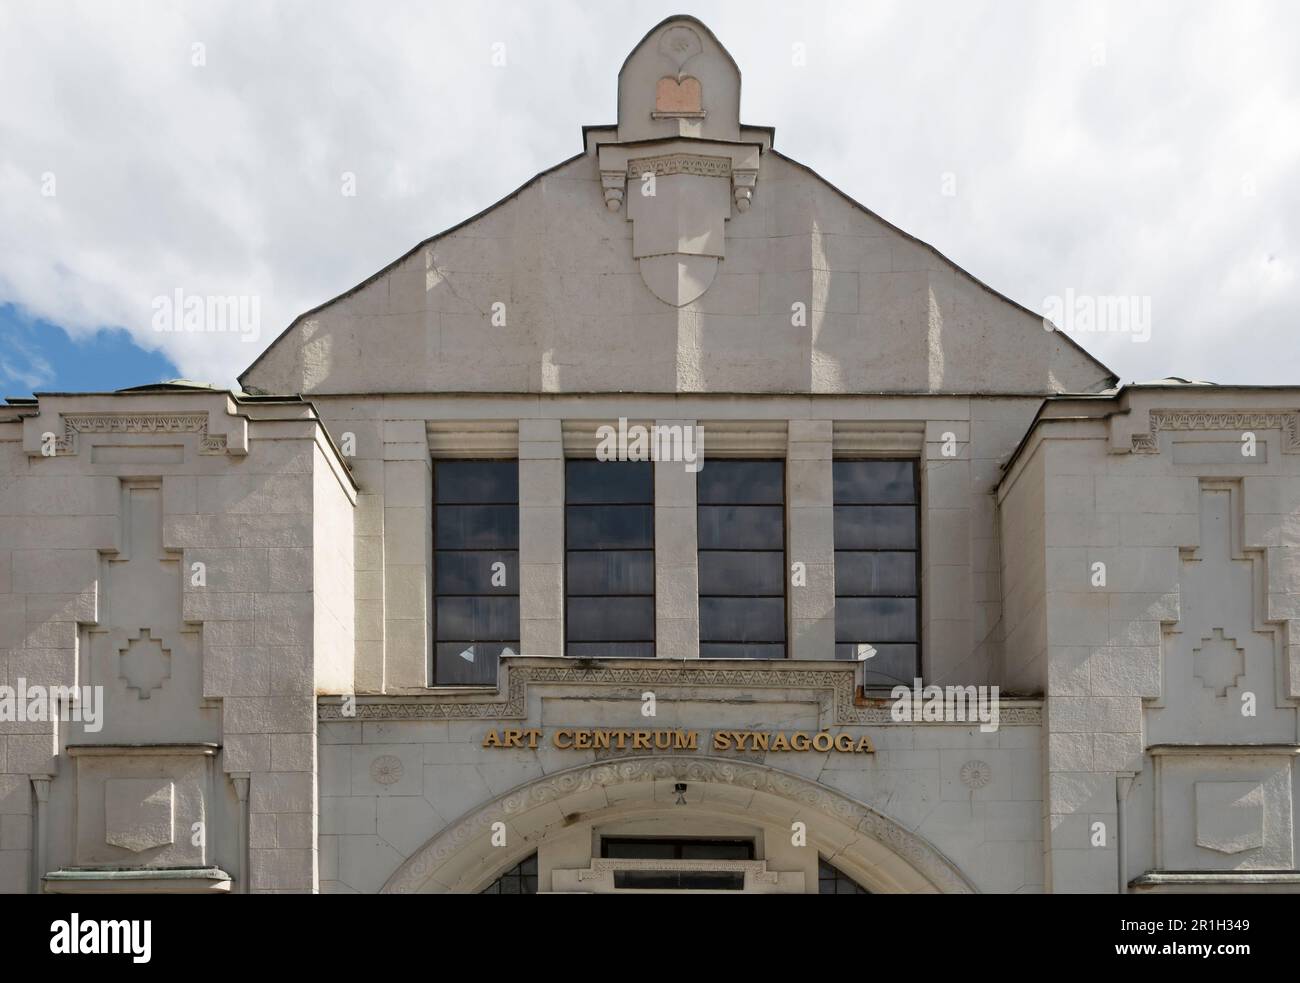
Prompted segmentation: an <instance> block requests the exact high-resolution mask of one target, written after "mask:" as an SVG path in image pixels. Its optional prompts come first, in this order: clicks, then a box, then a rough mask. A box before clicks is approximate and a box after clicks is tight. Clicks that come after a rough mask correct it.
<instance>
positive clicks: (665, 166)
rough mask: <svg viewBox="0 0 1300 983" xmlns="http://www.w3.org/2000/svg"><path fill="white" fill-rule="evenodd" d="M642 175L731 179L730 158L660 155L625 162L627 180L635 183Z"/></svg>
mask: <svg viewBox="0 0 1300 983" xmlns="http://www.w3.org/2000/svg"><path fill="white" fill-rule="evenodd" d="M644 174H653V175H654V176H655V177H668V176H669V175H671V174H694V175H696V176H698V177H731V158H730V157H710V156H707V155H705V154H661V155H660V156H658V157H634V158H632V159H631V160H629V161H628V162H627V177H628V178H629V180H633V181H635V180H637V179H638V178H640V177H641V176H642V175H644Z"/></svg>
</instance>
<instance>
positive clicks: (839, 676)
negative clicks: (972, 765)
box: [317, 659, 1042, 727]
mask: <svg viewBox="0 0 1300 983" xmlns="http://www.w3.org/2000/svg"><path fill="white" fill-rule="evenodd" d="M502 666H503V668H502V671H503V673H504V674H505V677H506V678H505V684H504V688H505V698H504V699H503V700H487V701H483V700H479V701H474V700H466V699H464V698H463V697H460V696H459V695H458V694H447V695H444V694H437V695H429V696H373V697H361V698H358V699H357V701H356V703H355V705H354V706H353V707H351V709H352V710H353V711H354V712H353V713H352V714H350V715H345V714H344V713H343V703H342V702H341V701H340V700H337V699H334V698H330V699H329V702H324V701H322V702H320V703H319V704H318V706H317V713H318V716H319V719H320V720H325V721H330V720H341V721H348V720H524V719H527V717H528V687H529V686H530V685H551V686H574V685H577V686H582V685H587V686H617V687H629V688H637V690H638V692H640V690H641V689H642V688H645V687H655V686H659V687H680V686H706V687H713V688H726V687H733V688H759V689H783V690H790V689H806V690H814V691H822V692H828V693H829V694H830V695H831V704H832V708H833V717H834V719H833V723H834V724H835V725H841V726H845V725H849V726H851V725H855V724H856V725H871V726H924V727H935V726H939V727H942V726H956V727H970V726H974V725H975V723H973V722H971V721H944V722H936V721H926V722H920V723H914V722H910V721H908V722H902V723H901V724H900V722H899V721H896V720H894V719H893V717H892V715H891V713H890V703H891V701H890V700H888V699H885V698H879V699H873V700H870V701H869V702H867V703H866V704H865V705H859V704H858V702H857V699H856V686H855V683H854V671H855V667H856V664H855V663H849V662H846V663H845V664H844V667H843V668H839V667H836V668H816V669H813V668H809V669H804V668H802V667H800V668H781V669H774V668H767V667H762V666H754V667H737V668H713V667H711V666H708V665H707V663H706V664H701V665H700V667H699V668H696V667H694V666H692V667H691V668H686V667H685V666H684V665H683V664H682V662H680V661H672V662H669V663H668V664H666V665H664V666H663V667H650V666H644V665H642V666H636V667H629V668H616V667H611V666H587V665H581V664H577V663H575V664H572V665H565V664H560V665H539V664H533V665H511V664H510V660H509V659H507V660H506V661H505V662H504V663H503V664H502ZM999 723H1000V725H1002V726H1012V727H1037V726H1041V724H1042V708H1041V705H1040V704H1039V703H1038V702H1037V701H1023V702H1022V701H1014V702H1008V701H1005V700H1004V701H1002V703H1001V705H1000V707H999Z"/></svg>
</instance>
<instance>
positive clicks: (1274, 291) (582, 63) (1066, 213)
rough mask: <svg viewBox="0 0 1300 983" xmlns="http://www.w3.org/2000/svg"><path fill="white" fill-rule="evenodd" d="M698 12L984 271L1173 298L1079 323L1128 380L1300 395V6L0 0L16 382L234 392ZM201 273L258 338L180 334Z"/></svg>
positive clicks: (757, 91) (1035, 299)
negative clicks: (1136, 313) (167, 301)
mask: <svg viewBox="0 0 1300 983" xmlns="http://www.w3.org/2000/svg"><path fill="white" fill-rule="evenodd" d="M673 13H691V14H694V15H696V16H698V17H700V18H701V19H702V20H704V21H705V23H707V24H708V25H709V26H710V27H711V28H713V30H714V32H715V33H716V34H717V35H718V37H719V39H720V40H721V41H722V42H723V44H725V45H726V46H727V47H728V48H729V50H730V51H731V53H732V55H733V56H734V57H735V59H736V61H737V62H738V64H739V65H740V68H741V71H742V73H743V77H744V90H743V96H742V107H741V115H742V118H743V119H744V121H745V122H748V123H754V124H766V125H774V126H775V127H776V146H777V148H778V149H780V150H782V151H783V152H784V153H786V154H788V155H790V156H792V157H794V158H795V159H797V160H800V161H802V162H804V163H806V164H808V165H809V166H811V167H812V168H814V169H815V170H817V171H818V172H819V173H820V174H822V175H823V176H824V177H825V178H827V179H828V180H829V181H831V182H832V183H834V184H836V185H838V186H839V187H840V188H841V189H843V190H844V191H845V192H847V193H848V194H849V195H851V196H852V197H854V198H855V199H857V200H858V201H860V202H862V203H863V204H865V205H867V206H868V207H869V208H871V209H873V210H874V211H876V212H877V213H879V214H880V215H882V216H883V217H885V218H886V219H888V220H889V221H891V222H893V223H895V224H896V225H899V226H901V227H902V228H904V229H905V230H907V231H909V232H911V233H912V234H914V235H916V236H918V237H919V238H921V239H923V240H925V241H926V242H929V243H931V244H933V245H934V246H936V247H937V248H938V249H939V250H940V251H942V252H943V253H945V254H946V255H947V256H948V257H949V258H951V259H952V260H953V261H955V262H956V263H958V264H959V265H961V266H963V267H965V268H966V269H967V270H969V271H970V272H971V273H973V274H974V275H975V276H977V277H979V278H980V279H982V280H984V281H985V282H987V283H989V284H990V285H992V286H994V287H995V288H997V289H999V290H1001V291H1002V292H1003V293H1005V294H1007V295H1008V296H1010V297H1012V298H1013V299H1015V300H1017V301H1019V302H1021V303H1022V304H1024V305H1025V306H1027V307H1030V308H1032V309H1035V310H1043V309H1044V305H1045V304H1046V303H1047V302H1048V298H1053V297H1055V298H1069V297H1071V296H1073V297H1076V298H1077V297H1135V298H1139V302H1141V303H1149V305H1150V332H1149V340H1146V341H1145V342H1143V341H1137V340H1135V338H1137V337H1140V335H1135V334H1132V333H1129V334H1124V333H1121V332H1110V333H1105V334H1103V333H1093V334H1088V335H1079V336H1078V337H1079V339H1080V340H1081V341H1082V342H1083V344H1084V345H1085V346H1086V347H1088V348H1089V349H1090V350H1091V351H1092V352H1093V353H1094V354H1096V355H1097V356H1098V357H1099V358H1101V359H1102V360H1103V361H1105V362H1106V363H1107V364H1109V365H1110V366H1111V367H1112V368H1113V369H1114V370H1115V371H1116V372H1117V373H1119V374H1120V376H1121V377H1122V378H1123V379H1124V380H1125V381H1131V380H1134V379H1139V380H1143V379H1151V378H1156V377H1160V376H1165V375H1169V374H1178V375H1183V376H1189V377H1195V378H1204V379H1211V380H1214V381H1218V382H1237V383H1283V382H1290V383H1300V343H1297V334H1298V332H1300V58H1297V57H1296V39H1297V38H1300V5H1296V4H1295V3H1292V2H1286V0H1279V2H1273V3H1254V2H1242V0H1232V2H1189V0H1173V2H1167V3H1160V2H1151V0H1125V2H1117V3H1101V2H1090V3H1071V2H1063V0H1032V2H1028V0H1027V2H1010V0H989V2H983V3H980V2H972V0H961V2H940V0H898V2H892V0H851V2H845V3H829V2H808V3H803V4H797V3H780V4H777V3H772V4H769V3H764V2H761V0H749V2H743V3H742V2H735V0H733V2H718V3H690V4H688V3H683V2H675V3H658V2H651V0H636V2H620V0H587V2H576V0H569V2H559V0H546V2H537V0H534V2H525V3H518V4H505V3H491V2H473V3H464V2H454V3H453V2H445V0H422V2H409V3H398V2H385V3H383V4H375V3H363V2H360V0H312V2H284V0H280V2H268V3H233V2H220V0H203V2H184V0H180V2H168V3H162V2H153V3H106V2H93V3H85V4H73V3H60V2H49V0H46V2H41V3H23V2H18V0H0V92H3V93H4V98H3V99H0V394H5V395H13V394H25V393H28V392H31V391H33V390H37V391H40V390H57V389H88V388H113V387H116V386H125V385H131V384H137V383H142V382H148V381H153V380H155V379H157V378H160V377H164V376H169V375H174V374H181V375H184V376H187V377H191V378H199V379H204V380H207V381H212V382H217V383H220V384H227V383H230V382H232V381H233V379H234V377H235V375H236V374H237V373H238V372H239V371H241V370H242V369H243V368H244V367H245V366H246V365H247V364H248V363H249V362H251V361H252V360H253V358H254V357H255V356H256V355H257V353H258V352H259V351H260V350H261V349H262V347H264V346H265V345H266V344H267V343H269V341H270V340H271V339H272V338H274V337H275V335H277V334H278V333H279V332H280V331H281V330H282V329H283V328H284V327H285V326H286V325H287V324H288V323H289V322H290V321H291V320H292V319H293V317H294V316H295V315H296V314H298V313H300V312H302V311H304V310H306V309H308V308H310V307H313V306H315V305H316V304H319V303H320V302H321V301H323V300H326V299H328V298H330V297H333V296H335V295H336V294H338V293H340V292H342V291H343V290H345V289H347V288H348V287H351V286H352V285H354V284H355V283H357V282H358V281H360V280H362V279H363V278H365V277H366V276H368V275H370V274H371V273H373V272H374V271H376V270H377V269H379V268H380V267H382V266H384V265H386V264H387V263H388V262H389V261H391V260H392V259H394V258H396V257H397V256H398V255H400V254H401V253H403V252H405V251H406V250H407V249H409V248H410V247H411V246H412V245H414V244H415V243H416V242H417V241H419V240H421V239H423V238H425V237H427V236H429V235H431V234H434V233H436V232H438V231H440V230H442V229H444V228H446V227H448V226H450V225H454V224H455V223H457V222H459V221H461V220H462V219H464V218H466V217H468V216H469V215H471V214H473V213H475V212H477V211H479V210H480V209H482V208H483V207H485V206H487V205H489V204H491V203H492V202H494V201H496V200H497V199H499V198H501V197H502V196H503V195H505V194H506V193H508V192H509V191H511V190H512V189H514V188H515V187H516V186H518V185H519V184H522V183H523V182H524V181H526V180H527V179H528V178H530V177H531V176H532V175H533V174H535V173H536V172H537V171H539V170H542V169H543V168H546V167H549V166H551V165H552V164H555V163H557V162H558V161H560V160H562V159H564V158H567V157H569V156H571V155H572V154H574V153H576V152H577V151H578V150H579V149H580V148H581V142H580V132H579V129H580V127H581V126H582V125H583V124H585V123H607V122H612V121H613V120H614V118H615V80H616V75H617V72H618V68H619V66H620V65H621V63H622V61H623V58H624V57H625V56H626V55H627V53H628V52H629V51H630V50H631V48H632V47H633V46H634V45H635V44H636V42H637V41H638V40H639V39H640V38H641V36H642V35H643V34H644V33H645V32H646V31H647V30H649V29H650V28H651V27H653V26H654V25H655V24H656V23H658V22H659V21H660V20H662V19H663V18H664V17H666V16H668V15H669V14H673ZM798 52H803V53H804V54H803V57H802V58H800V57H798ZM502 54H504V62H505V64H504V65H502V64H494V61H495V62H500V61H501V60H502V58H501V55H502ZM494 55H495V56H496V57H495V58H494ZM345 174H350V175H353V176H354V177H353V179H352V180H353V181H354V182H355V194H354V195H346V194H344V193H343V190H344V185H345V183H346V182H347V181H348V178H346V177H345ZM953 192H955V193H953ZM177 290H181V291H182V292H183V295H184V296H194V295H200V296H202V295H209V294H216V295H232V294H235V295H245V296H255V297H257V298H258V305H259V307H258V314H259V315H260V325H261V330H260V337H259V338H258V339H257V340H256V341H244V340H242V339H238V338H236V337H233V336H225V335H194V334H184V333H179V334H174V333H166V332H159V331H157V330H155V325H154V321H155V313H156V312H157V311H158V309H159V308H158V307H157V306H156V305H155V300H156V299H157V298H159V297H174V296H175V292H176V291H177ZM1070 292H1072V293H1070ZM65 333H66V334H65ZM95 380H103V383H102V384H99V385H96V384H95Z"/></svg>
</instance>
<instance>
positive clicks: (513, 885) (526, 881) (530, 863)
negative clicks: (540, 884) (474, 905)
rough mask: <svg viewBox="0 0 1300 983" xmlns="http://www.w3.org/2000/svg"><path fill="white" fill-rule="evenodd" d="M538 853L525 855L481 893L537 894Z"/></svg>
mask: <svg viewBox="0 0 1300 983" xmlns="http://www.w3.org/2000/svg"><path fill="white" fill-rule="evenodd" d="M536 893H537V854H535V853H534V854H533V855H532V856H530V857H525V858H524V859H523V860H521V861H519V863H517V864H515V865H514V866H513V867H511V868H510V869H509V870H507V871H506V872H505V873H504V874H502V875H501V876H500V877H498V878H497V879H496V880H495V881H493V882H492V883H491V884H489V885H488V886H487V887H485V888H484V889H483V890H482V891H480V892H479V894H536Z"/></svg>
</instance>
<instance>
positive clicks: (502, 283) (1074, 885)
mask: <svg viewBox="0 0 1300 983" xmlns="http://www.w3.org/2000/svg"><path fill="white" fill-rule="evenodd" d="M739 106H740V72H739V70H738V68H737V66H736V64H735V63H734V61H733V60H732V59H731V57H730V56H729V55H728V53H727V52H726V50H725V49H724V48H723V47H722V46H721V45H720V43H719V42H718V40H717V39H716V38H715V37H714V36H713V34H712V33H711V32H710V31H709V30H708V29H707V28H706V27H705V26H704V25H703V24H701V23H699V22H698V21H695V20H694V19H692V18H688V17H677V18H672V19H670V20H668V21H665V22H664V23H662V24H660V25H659V26H657V27H656V28H654V29H653V30H652V31H651V32H650V33H649V34H648V35H647V36H646V37H645V39H644V40H643V41H642V42H641V43H640V44H639V45H638V46H637V47H636V49H635V50H634V51H633V52H632V53H631V55H629V57H628V59H627V61H626V62H625V63H624V65H623V68H622V70H621V71H620V73H619V77H618V120H617V123H616V124H613V125H608V126H593V127H588V128H586V129H585V130H584V133H583V141H584V145H583V149H582V152H581V153H579V154H577V155H576V156H575V157H573V158H571V159H570V160H568V161H565V162H564V163H562V164H560V165H558V166H556V167H554V168H552V169H550V170H548V171H545V172H543V173H542V174H540V175H538V176H537V177H536V178H534V179H533V180H531V181H529V182H528V183H527V184H525V185H524V186H523V187H521V188H519V189H518V190H516V191H515V192H513V193H512V194H510V195H509V196H508V197H506V198H505V199H503V200H502V201H501V202H499V203H498V204H496V205H494V206H493V207H492V208H490V209H488V210H487V211H485V212H483V213H482V214H480V215H478V216H475V217H474V218H472V219H470V220H469V221H467V222H465V223H463V224H462V225H460V226H457V227H456V228H454V229H452V230H450V231H448V232H445V233H443V234H441V235H438V236H435V237H433V238H431V239H429V240H427V241H425V242H422V243H420V244H419V245H418V246H416V247H415V248H414V249H412V250H411V251H410V252H409V253H407V254H406V255H405V256H403V257H401V258H400V259H398V260H397V261H396V262H394V263H392V264H390V265H389V266H387V267H385V268H384V269H382V270H380V271H379V272H378V273H376V274H375V275H374V276H372V277H370V278H369V279H368V280H366V281H365V282H364V283H362V284H360V285H358V286H356V287H354V288H353V289H351V290H349V291H348V292H346V293H344V294H342V295H341V296H339V297H337V298H335V299H334V300H332V301H330V302H328V303H326V304H324V305H322V306H321V307H319V308H317V309H315V310H313V311H310V312H308V313H306V314H304V315H302V316H301V317H299V318H298V319H297V320H296V321H295V322H294V323H293V324H292V325H290V326H289V328H288V329H287V330H286V331H285V332H284V333H283V334H282V335H281V336H280V337H279V338H278V339H277V340H276V341H275V342H274V343H273V344H272V345H271V346H270V347H269V348H268V349H267V350H266V352H264V353H263V354H262V356H261V357H260V358H258V359H257V361H256V362H254V363H253V365H252V366H251V367H250V368H249V369H248V370H247V371H246V372H245V373H244V375H243V376H242V377H241V379H240V384H241V387H242V388H241V389H240V390H239V391H219V390H214V389H212V388H210V387H206V386H200V385H187V384H183V383H173V384H163V385H157V386H146V387H141V388H139V389H135V390H127V391H121V392H116V393H108V394H62V393H47V394H38V396H37V397H35V398H32V399H11V400H9V401H8V403H7V404H6V405H5V406H4V407H3V408H0V657H2V658H3V660H4V662H3V665H4V667H5V675H4V676H3V678H0V682H3V683H5V684H6V689H5V690H4V698H3V699H0V890H3V891H6V892H28V891H46V892H84V891H96V892H104V891H115V890H124V891H159V892H166V891H177V892H189V891H215V892H229V893H262V892H313V891H329V892H363V893H364V892H380V891H384V892H458V893H474V892H494V893H532V892H548V891H549V892H615V893H618V892H628V891H646V890H657V891H695V890H716V891H749V892H768V893H818V892H822V893H863V892H870V893H889V892H903V891H907V892H954V893H969V892H1116V891H1196V890H1243V891H1256V890H1295V889H1296V888H1297V886H1298V885H1300V872H1298V871H1297V862H1296V847H1297V842H1296V828H1295V815H1296V807H1297V791H1296V789H1297V783H1296V761H1297V757H1298V756H1300V732H1298V729H1297V728H1298V726H1300V724H1298V722H1297V707H1298V706H1300V644H1298V643H1297V642H1296V641H1294V640H1293V639H1292V630H1293V625H1294V619H1297V618H1300V423H1298V421H1300V390H1297V389H1292V388H1276V387H1274V388H1258V387H1226V386H1213V385H1205V384H1188V383H1184V382H1183V381H1181V380H1167V381H1165V382H1162V383H1157V384H1151V385H1134V386H1124V387H1119V386H1117V379H1116V377H1115V376H1114V375H1113V374H1112V373H1111V372H1110V370H1108V369H1107V368H1106V367H1105V366H1103V365H1101V364H1100V363H1099V362H1098V361H1096V360H1095V359H1094V358H1092V357H1091V356H1089V355H1088V354H1087V352H1085V351H1084V350H1083V349H1082V348H1081V347H1079V346H1078V345H1077V344H1075V343H1074V342H1073V341H1072V340H1071V339H1070V338H1068V337H1067V336H1066V335H1065V334H1063V333H1061V332H1059V331H1051V330H1044V323H1043V320H1042V318H1041V317H1040V316H1039V315H1037V314H1034V313H1033V312H1031V311H1028V310H1026V309H1024V308H1022V307H1020V306H1018V305H1017V304H1015V303H1014V302H1012V301H1010V300H1008V299H1007V298H1005V297H1003V296H1001V295H1000V294H998V293H997V292H996V291H994V290H993V289H991V288H990V287H988V286H986V285H984V284H982V283H980V282H978V281H977V280H975V279H974V278H973V277H971V276H970V275H969V274H967V273H965V272H964V271H963V270H961V269H959V268H958V267H956V266H955V265H954V264H953V263H952V262H950V261H949V260H947V259H945V258H944V257H943V256H941V255H940V254H939V253H937V252H936V251H935V250H934V249H932V248H930V247H929V246H927V245H925V244H924V243H921V242H919V241H917V240H916V239H914V238H912V237H910V236H908V235H907V234H906V233H904V232H902V231H900V230H899V229H897V228H895V227H893V226H891V225H890V224H889V223H887V222H885V221H884V220H882V219H881V218H879V217H878V216H876V215H874V214H873V213H871V212H870V211H868V210H867V209H866V208H864V207H863V206H861V205H859V204H857V203H856V202H854V201H852V200H850V199H849V198H848V197H846V196H845V195H844V194H842V193H841V192H839V191H837V190H836V189H835V188H834V187H832V186H831V185H830V184H829V183H827V182H826V181H825V180H823V179H822V178H821V177H819V176H818V175H816V174H814V173H813V172H812V171H810V170H809V169H808V168H806V167H804V166H802V165H800V164H798V163H797V162H795V161H793V160H791V159H790V158H788V157H785V156H783V155H782V154H781V153H779V152H778V151H777V150H776V149H775V148H774V146H773V133H772V131H771V130H770V129H767V128H764V127H757V126H747V125H742V124H741V123H740V116H739Z"/></svg>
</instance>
